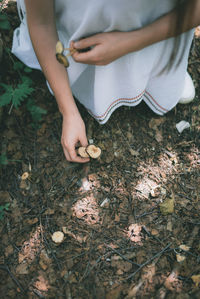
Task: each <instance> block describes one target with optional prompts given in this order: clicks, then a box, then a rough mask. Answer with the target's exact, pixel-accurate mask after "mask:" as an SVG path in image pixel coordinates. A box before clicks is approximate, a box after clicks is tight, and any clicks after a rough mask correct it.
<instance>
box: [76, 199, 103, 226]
mask: <svg viewBox="0 0 200 299" xmlns="http://www.w3.org/2000/svg"><path fill="white" fill-rule="evenodd" d="M72 210H73V216H74V217H77V218H78V219H82V220H84V222H86V223H87V224H97V223H100V221H101V219H100V216H99V206H98V203H97V200H96V199H95V198H94V196H93V195H90V196H87V197H85V198H82V199H79V200H78V201H77V202H76V203H75V204H74V205H73V206H72Z"/></svg>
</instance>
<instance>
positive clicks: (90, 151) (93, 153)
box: [77, 144, 101, 159]
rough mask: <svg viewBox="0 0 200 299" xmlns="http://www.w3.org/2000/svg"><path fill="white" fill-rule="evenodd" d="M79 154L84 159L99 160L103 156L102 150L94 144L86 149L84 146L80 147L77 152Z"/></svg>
mask: <svg viewBox="0 0 200 299" xmlns="http://www.w3.org/2000/svg"><path fill="white" fill-rule="evenodd" d="M77 153H78V155H79V156H81V157H82V158H88V157H91V158H93V159H97V158H99V157H100V155H101V149H100V147H97V146H96V145H94V144H90V145H88V146H86V147H84V146H81V147H79V148H78V150H77Z"/></svg>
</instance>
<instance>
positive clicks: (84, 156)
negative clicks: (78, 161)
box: [77, 146, 89, 158]
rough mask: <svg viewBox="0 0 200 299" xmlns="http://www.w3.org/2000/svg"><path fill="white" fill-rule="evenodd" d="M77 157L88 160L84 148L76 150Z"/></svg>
mask: <svg viewBox="0 0 200 299" xmlns="http://www.w3.org/2000/svg"><path fill="white" fill-rule="evenodd" d="M77 152H78V155H79V156H81V157H82V158H89V155H88V153H87V152H86V147H84V146H80V147H79V148H78V150H77Z"/></svg>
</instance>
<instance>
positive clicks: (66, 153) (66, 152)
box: [63, 147, 71, 162]
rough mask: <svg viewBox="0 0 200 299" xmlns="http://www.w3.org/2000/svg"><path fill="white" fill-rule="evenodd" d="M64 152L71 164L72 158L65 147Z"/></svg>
mask: <svg viewBox="0 0 200 299" xmlns="http://www.w3.org/2000/svg"><path fill="white" fill-rule="evenodd" d="M63 152H64V155H65V158H66V159H67V161H69V162H71V158H70V156H69V154H68V151H67V150H66V149H65V148H64V147H63Z"/></svg>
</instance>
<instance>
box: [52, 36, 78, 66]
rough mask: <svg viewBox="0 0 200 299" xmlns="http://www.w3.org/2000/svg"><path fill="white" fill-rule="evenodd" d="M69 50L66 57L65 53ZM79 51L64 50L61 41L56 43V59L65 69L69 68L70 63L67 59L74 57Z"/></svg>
mask: <svg viewBox="0 0 200 299" xmlns="http://www.w3.org/2000/svg"><path fill="white" fill-rule="evenodd" d="M66 50H68V51H69V53H68V54H67V55H64V54H63V53H64V52H65V51H66ZM76 51H77V50H76V49H74V48H64V46H63V44H62V42H61V41H58V42H57V43H56V59H57V60H58V62H60V63H61V64H63V65H64V66H65V67H68V66H69V61H68V59H67V57H69V56H71V55H73V54H74V53H75V52H76Z"/></svg>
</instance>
